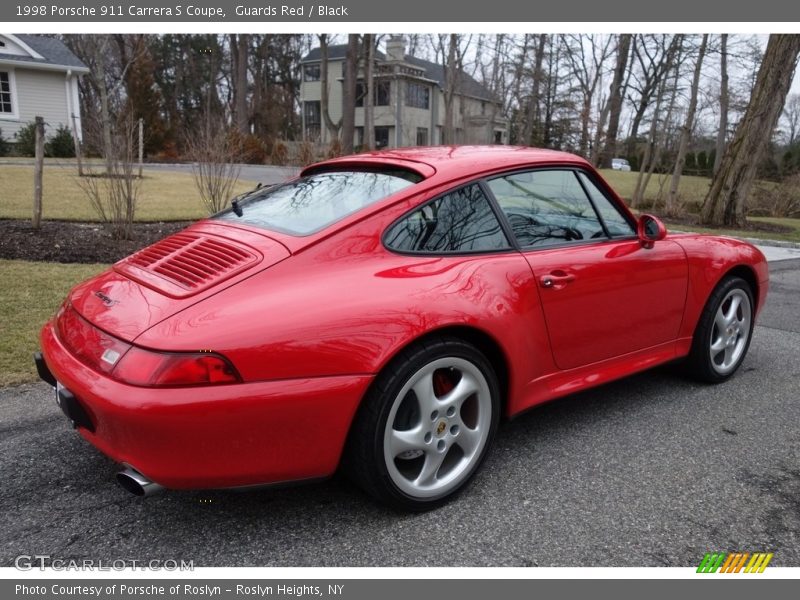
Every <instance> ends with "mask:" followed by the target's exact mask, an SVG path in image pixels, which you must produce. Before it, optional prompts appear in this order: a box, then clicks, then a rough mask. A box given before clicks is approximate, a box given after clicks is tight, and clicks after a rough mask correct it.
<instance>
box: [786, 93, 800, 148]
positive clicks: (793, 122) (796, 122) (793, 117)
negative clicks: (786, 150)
mask: <svg viewBox="0 0 800 600" xmlns="http://www.w3.org/2000/svg"><path fill="white" fill-rule="evenodd" d="M783 116H784V117H786V122H787V125H788V126H789V131H788V132H787V142H788V145H789V146H793V145H794V144H795V143H796V142H798V141H800V94H792V95H791V96H789V99H788V100H787V101H786V107H785V108H784V109H783Z"/></svg>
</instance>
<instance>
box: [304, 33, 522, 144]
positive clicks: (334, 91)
mask: <svg viewBox="0 0 800 600" xmlns="http://www.w3.org/2000/svg"><path fill="white" fill-rule="evenodd" d="M346 54H347V46H346V45H333V46H329V47H328V110H329V113H330V116H331V119H333V121H334V122H337V121H338V120H339V119H340V118H341V115H342V99H343V81H344V66H345V58H346ZM320 63H321V52H320V49H319V48H315V49H313V50H311V52H309V53H308V54H307V55H306V56H305V57H304V58H303V60H302V71H303V77H302V83H301V86H300V98H301V103H302V118H303V139H305V140H309V141H314V142H320V143H322V144H329V143H330V142H331V140H330V138H329V133H328V131H327V128H326V127H325V124H324V122H323V118H322V113H321V99H322V85H321V81H320ZM373 73H374V84H373V90H374V101H373V104H374V118H375V147H377V148H387V147H388V148H396V147H400V146H428V145H437V144H441V143H442V128H443V126H444V114H445V103H444V89H445V68H444V67H443V66H442V65H439V64H436V63H434V62H431V61H428V60H423V59H421V58H415V57H413V56H409V55H407V54H405V41H404V40H403V37H402V36H392V37H391V38H389V40H388V42H387V44H386V53H385V54H384V53H383V52H375V66H374V69H373ZM362 75H363V73H362V72H361V71H360V72H359V78H358V83H357V85H356V115H355V123H356V132H355V145H356V146H357V147H358V146H361V145H363V144H364V108H363V107H364V96H365V89H366V88H365V85H364V81H363V78H362ZM453 114H454V126H455V132H454V133H455V140H456V143H459V144H507V143H508V120H507V119H506V118H505V117H504V115H503V114H502V103H501V102H500V101H499V100H498V99H497V98H494V97H493V96H492V94H491V93H490V91H489V90H487V89H486V87H485V86H483V85H482V84H480V83H479V82H478V81H476V80H475V79H474V78H473V77H471V76H470V75H468V74H467V73H464V72H459V73H458V77H457V79H456V86H455V94H454V99H453Z"/></svg>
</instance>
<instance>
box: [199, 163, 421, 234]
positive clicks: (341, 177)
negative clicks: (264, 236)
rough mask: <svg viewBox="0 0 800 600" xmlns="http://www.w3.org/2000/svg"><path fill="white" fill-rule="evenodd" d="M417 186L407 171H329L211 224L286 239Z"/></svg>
mask: <svg viewBox="0 0 800 600" xmlns="http://www.w3.org/2000/svg"><path fill="white" fill-rule="evenodd" d="M421 180H422V176H420V175H419V174H417V173H413V172H411V171H404V170H400V169H394V170H392V169H390V170H380V171H377V170H348V171H329V172H323V173H317V174H313V175H309V176H307V177H301V178H300V179H297V180H295V181H292V182H290V183H287V184H284V185H279V186H276V187H272V188H269V189H267V190H264V191H263V192H255V193H253V194H252V195H250V196H248V197H247V198H246V199H244V200H242V201H241V202H240V203H239V204H240V206H241V209H242V213H243V214H242V216H241V217H238V216H236V213H235V212H234V211H233V210H232V209H228V210H225V211H223V212H221V213H218V214H217V215H215V216H214V217H213V218H214V219H220V220H223V221H232V222H236V223H244V224H246V225H254V226H256V227H263V228H265V229H271V230H274V231H280V232H283V233H288V234H290V235H309V234H311V233H314V232H316V231H319V230H320V229H323V228H325V227H327V226H328V225H331V224H332V223H335V222H336V221H339V220H341V219H343V218H344V217H346V216H347V215H350V214H352V213H354V212H356V211H357V210H359V209H361V208H364V207H365V206H368V205H369V204H372V203H374V202H377V201H378V200H381V199H383V198H386V197H388V196H391V195H392V194H394V193H396V192H399V191H400V190H403V189H405V188H407V187H409V186H412V185H414V184H415V183H418V182H419V181H421Z"/></svg>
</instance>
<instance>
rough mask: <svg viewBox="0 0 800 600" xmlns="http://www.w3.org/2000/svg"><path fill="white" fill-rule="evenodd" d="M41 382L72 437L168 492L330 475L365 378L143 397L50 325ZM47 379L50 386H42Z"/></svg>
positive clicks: (150, 392) (44, 337) (151, 391)
mask: <svg viewBox="0 0 800 600" xmlns="http://www.w3.org/2000/svg"><path fill="white" fill-rule="evenodd" d="M40 341H41V347H42V353H43V360H42V362H41V364H39V361H37V368H38V369H39V372H40V376H41V377H42V379H44V380H45V381H48V379H50V381H48V383H51V385H52V380H57V381H58V383H60V384H61V385H62V386H63V389H62V390H61V391H62V393H63V394H65V395H64V397H71V398H72V400H70V404H71V403H72V402H74V403H75V406H77V407H78V408H74V407H73V408H72V410H80V411H83V412H85V418H86V419H88V423H89V424H91V426H93V427H94V431H92V430H91V429H92V427H90V426H89V425H87V424H86V422H79V421H78V420H76V419H75V418H73V416H74V414H77V413H72V414H70V413H68V412H67V409H66V408H65V407H64V405H63V404H62V410H64V412H65V413H66V414H67V416H68V417H69V418H70V419H71V420H72V421H73V424H74V425H75V426H76V427H77V429H78V431H79V432H80V434H81V435H82V436H83V437H84V438H86V439H87V440H88V441H89V442H91V443H92V444H93V445H94V446H95V447H97V448H98V449H99V450H100V451H101V452H103V453H104V454H106V455H107V456H109V457H110V458H112V459H113V460H115V461H117V462H120V463H125V464H127V465H130V466H131V467H133V468H134V469H136V470H137V471H139V472H140V473H142V474H143V475H145V476H146V477H148V478H149V479H151V480H152V481H155V482H157V483H159V484H161V485H163V486H165V487H169V488H176V489H208V488H225V487H238V486H247V485H260V484H268V483H277V482H283V481H297V480H303V479H314V478H319V477H326V476H328V475H331V474H332V473H333V472H334V471H335V470H336V467H337V465H338V463H339V458H340V456H341V452H342V448H343V446H344V442H345V438H346V436H347V432H348V430H349V427H350V422H351V421H352V418H353V414H354V413H355V410H356V408H357V406H358V403H359V401H360V399H361V397H362V396H363V394H364V392H365V391H366V388H367V386H368V385H369V383H370V382H371V380H372V376H371V375H353V376H338V377H318V378H308V379H291V380H282V381H263V382H252V383H242V384H236V385H217V386H206V387H184V388H141V387H135V386H130V385H126V384H124V383H120V382H118V381H115V380H113V379H111V378H109V377H107V376H106V375H103V374H101V373H98V372H96V371H94V370H92V369H90V368H89V367H87V366H86V365H84V364H83V363H82V362H80V361H79V360H77V359H76V358H75V357H74V356H73V355H72V354H70V353H69V351H68V350H67V349H66V348H65V347H64V345H63V344H62V343H61V341H60V340H59V339H58V337H57V335H56V334H55V331H54V329H53V325H52V323H48V324H47V325H45V327H44V328H43V329H42V332H41V336H40ZM48 374H51V375H52V377H49V378H48Z"/></svg>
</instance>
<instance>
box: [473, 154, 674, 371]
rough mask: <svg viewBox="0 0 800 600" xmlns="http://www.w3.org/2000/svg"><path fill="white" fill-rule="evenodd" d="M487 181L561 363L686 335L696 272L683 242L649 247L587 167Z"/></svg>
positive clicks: (590, 359) (580, 362)
mask: <svg viewBox="0 0 800 600" xmlns="http://www.w3.org/2000/svg"><path fill="white" fill-rule="evenodd" d="M487 183H488V187H489V189H490V190H491V191H492V193H493V194H494V197H495V199H496V201H497V204H498V205H499V207H500V209H501V211H502V213H503V214H505V216H506V219H507V221H508V224H509V225H510V228H511V230H512V232H513V234H514V237H515V238H516V240H517V242H518V243H519V245H520V249H521V251H522V252H523V255H524V256H525V258H526V260H527V261H528V263H529V264H530V267H531V270H532V272H533V275H534V277H535V279H536V281H537V284H538V290H539V296H540V301H541V306H542V309H543V312H544V316H545V321H546V323H547V331H548V335H549V337H550V346H551V348H552V352H553V358H554V361H555V363H556V365H557V367H558V368H559V369H573V368H576V367H581V366H583V365H587V364H591V363H594V362H598V361H602V360H605V359H609V358H613V357H616V356H621V355H624V354H628V353H630V352H635V351H637V350H642V349H645V348H649V347H652V346H657V345H659V344H663V343H668V342H671V341H673V340H675V339H676V337H677V335H678V329H679V327H680V324H681V319H682V317H683V309H684V304H685V301H686V287H687V278H688V266H687V261H686V256H685V254H684V252H683V249H682V248H681V247H680V246H678V244H676V243H674V242H671V241H669V240H661V241H659V242H656V243H655V244H653V245H652V247H650V248H646V247H644V246H643V245H642V244H641V243H640V241H639V240H638V238H637V236H636V233H635V228H634V224H633V223H632V222H630V218H629V217H628V216H627V215H625V214H623V213H622V212H621V211H620V210H619V209H618V208H617V207H616V206H615V203H614V201H612V200H610V199H609V198H608V197H607V196H606V194H604V193H603V192H602V191H601V188H600V187H599V186H598V185H597V184H596V183H595V182H594V181H593V178H592V177H591V176H590V175H589V174H587V173H586V172H583V171H581V170H577V169H571V168H564V169H556V168H550V169H535V170H530V171H523V172H515V173H511V174H507V175H502V176H499V177H495V178H493V179H490V180H489V181H488V182H487Z"/></svg>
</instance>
